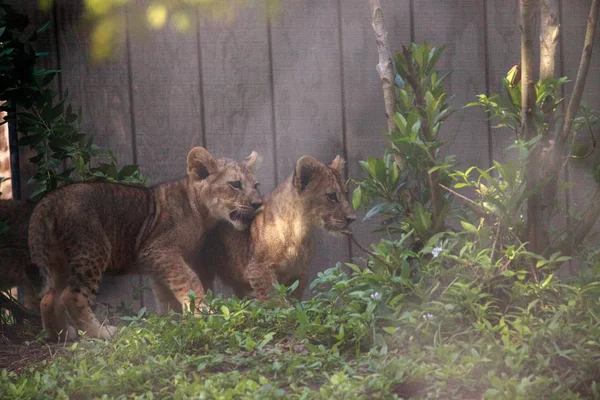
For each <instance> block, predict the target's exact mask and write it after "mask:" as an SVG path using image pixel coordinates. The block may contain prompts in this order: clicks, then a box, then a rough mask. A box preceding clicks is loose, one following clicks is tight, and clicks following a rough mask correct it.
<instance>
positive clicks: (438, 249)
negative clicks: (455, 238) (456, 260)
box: [431, 246, 442, 258]
mask: <svg viewBox="0 0 600 400" xmlns="http://www.w3.org/2000/svg"><path fill="white" fill-rule="evenodd" d="M441 252H442V247H441V246H438V247H435V248H434V249H433V250H431V254H433V258H436V257H437V256H438V255H439V254H440V253H441Z"/></svg>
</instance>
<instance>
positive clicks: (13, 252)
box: [0, 200, 45, 310]
mask: <svg viewBox="0 0 600 400" xmlns="http://www.w3.org/2000/svg"><path fill="white" fill-rule="evenodd" d="M33 207H34V203H33V202H29V201H13V200H0V221H3V222H6V223H7V224H8V231H7V232H5V233H3V234H0V289H1V290H5V289H9V288H12V287H15V286H21V288H22V290H23V305H24V306H25V307H26V308H27V309H29V310H36V309H39V308H38V307H39V301H40V294H41V293H42V291H43V286H44V283H45V279H43V277H41V276H40V275H39V270H37V269H36V268H33V269H29V271H28V266H29V264H30V262H29V248H28V247H27V230H28V227H29V218H30V217H31V213H32V212H33Z"/></svg>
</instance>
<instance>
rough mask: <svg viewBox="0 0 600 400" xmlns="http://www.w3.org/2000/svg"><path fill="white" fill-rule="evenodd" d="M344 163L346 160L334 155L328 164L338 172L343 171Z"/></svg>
mask: <svg viewBox="0 0 600 400" xmlns="http://www.w3.org/2000/svg"><path fill="white" fill-rule="evenodd" d="M344 165H346V161H345V160H344V159H343V158H342V157H340V156H339V155H337V156H335V158H334V159H333V161H332V162H331V164H329V166H330V167H331V168H333V169H335V170H336V171H337V172H339V173H340V174H341V173H342V172H343V171H344Z"/></svg>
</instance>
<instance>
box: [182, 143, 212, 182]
mask: <svg viewBox="0 0 600 400" xmlns="http://www.w3.org/2000/svg"><path fill="white" fill-rule="evenodd" d="M217 168H218V167H217V160H215V159H214V158H213V156H211V155H210V153H209V152H208V151H207V150H206V149H205V148H204V147H194V148H193V149H192V150H190V152H189V153H188V156H187V173H188V175H189V176H190V178H192V179H194V180H202V179H206V178H207V177H208V176H209V175H210V174H213V173H215V172H216V171H217Z"/></svg>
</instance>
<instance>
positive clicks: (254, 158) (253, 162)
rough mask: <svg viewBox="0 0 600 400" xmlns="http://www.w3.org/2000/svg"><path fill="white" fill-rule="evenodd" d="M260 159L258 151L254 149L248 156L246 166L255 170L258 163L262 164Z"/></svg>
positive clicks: (252, 170)
mask: <svg viewBox="0 0 600 400" xmlns="http://www.w3.org/2000/svg"><path fill="white" fill-rule="evenodd" d="M260 161H261V158H260V157H259V155H258V153H257V152H256V151H253V152H252V153H250V155H249V156H248V157H246V161H244V164H246V167H248V169H249V170H250V171H251V172H254V171H255V170H256V167H257V166H258V164H260Z"/></svg>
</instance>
